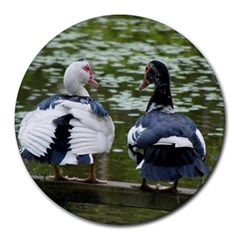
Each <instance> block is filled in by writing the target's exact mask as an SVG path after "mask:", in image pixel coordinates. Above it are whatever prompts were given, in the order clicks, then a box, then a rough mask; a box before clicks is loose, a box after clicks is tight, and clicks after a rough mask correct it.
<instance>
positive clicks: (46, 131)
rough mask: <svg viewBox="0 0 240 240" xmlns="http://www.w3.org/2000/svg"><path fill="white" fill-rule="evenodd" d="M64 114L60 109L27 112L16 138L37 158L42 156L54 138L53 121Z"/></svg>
mask: <svg viewBox="0 0 240 240" xmlns="http://www.w3.org/2000/svg"><path fill="white" fill-rule="evenodd" d="M65 114H66V112H65V111H64V109H63V108H62V107H60V108H59V109H57V108H55V109H47V110H40V109H36V110H35V111H33V112H29V113H28V114H27V115H26V116H25V117H24V119H23V120H22V122H21V125H20V130H19V135H18V137H19V140H20V143H21V145H22V146H23V147H24V148H26V149H27V150H28V151H29V152H31V153H32V154H33V155H35V156H37V157H40V156H44V155H45V153H46V152H47V148H49V147H50V144H51V143H53V138H54V137H55V135H54V132H55V129H56V126H55V125H54V124H53V120H54V119H56V118H58V117H60V116H63V115H65Z"/></svg>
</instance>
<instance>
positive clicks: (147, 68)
mask: <svg viewBox="0 0 240 240" xmlns="http://www.w3.org/2000/svg"><path fill="white" fill-rule="evenodd" d="M150 69H151V67H150V66H149V65H147V66H146V69H145V72H146V73H147V72H149V70H150Z"/></svg>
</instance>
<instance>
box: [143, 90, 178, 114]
mask: <svg viewBox="0 0 240 240" xmlns="http://www.w3.org/2000/svg"><path fill="white" fill-rule="evenodd" d="M153 109H172V111H173V109H174V108H173V101H172V95H171V90H170V87H168V86H167V87H164V88H162V87H161V88H159V87H156V89H155V91H154V93H153V95H152V97H151V99H150V101H149V103H148V106H147V109H146V112H149V111H151V110H153Z"/></svg>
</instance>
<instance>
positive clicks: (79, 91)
mask: <svg viewBox="0 0 240 240" xmlns="http://www.w3.org/2000/svg"><path fill="white" fill-rule="evenodd" d="M67 90H68V92H69V93H70V94H71V95H77V96H84V97H89V93H88V91H87V90H86V88H85V87H84V86H82V85H80V86H78V87H75V88H74V87H71V88H68V89H67Z"/></svg>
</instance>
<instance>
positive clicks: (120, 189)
mask: <svg viewBox="0 0 240 240" xmlns="http://www.w3.org/2000/svg"><path fill="white" fill-rule="evenodd" d="M33 179H34V181H35V182H36V183H37V185H38V186H39V187H40V188H41V189H42V191H43V192H45V194H46V195H47V196H49V197H50V198H51V199H52V200H53V201H55V202H57V203H58V204H64V203H66V202H79V203H90V204H91V203H92V204H106V205H115V206H125V207H139V208H149V209H159V210H166V211H171V210H173V209H175V208H176V207H178V206H179V205H181V204H183V203H184V202H185V201H186V200H187V199H189V198H190V197H191V196H193V195H194V194H195V193H196V189H184V188H179V189H178V192H177V193H173V192H164V191H162V192H161V191H152V192H145V191H142V190H140V189H136V188H133V187H131V183H127V182H113V181H109V182H108V183H107V184H89V183H81V182H76V181H55V180H50V179H49V178H48V177H43V176H33Z"/></svg>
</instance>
